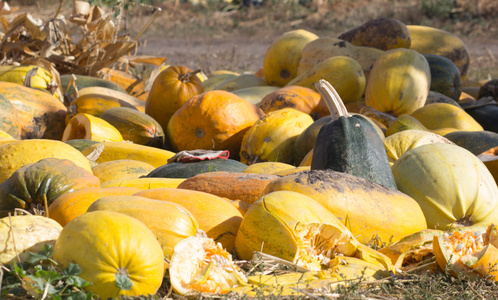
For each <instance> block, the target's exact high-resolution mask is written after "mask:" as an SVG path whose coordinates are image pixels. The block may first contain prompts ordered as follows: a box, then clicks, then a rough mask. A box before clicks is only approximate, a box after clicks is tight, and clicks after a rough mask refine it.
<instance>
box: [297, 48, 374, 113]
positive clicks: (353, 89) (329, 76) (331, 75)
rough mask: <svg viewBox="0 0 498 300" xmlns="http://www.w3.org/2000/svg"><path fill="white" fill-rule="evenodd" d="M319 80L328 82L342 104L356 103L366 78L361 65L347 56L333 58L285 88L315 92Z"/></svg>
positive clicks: (363, 88)
mask: <svg viewBox="0 0 498 300" xmlns="http://www.w3.org/2000/svg"><path fill="white" fill-rule="evenodd" d="M320 79H325V80H327V81H328V82H330V83H331V84H332V85H333V86H334V87H335V89H336V90H337V92H338V93H339V95H340V96H341V99H342V101H344V103H348V102H356V101H358V100H359V99H360V98H361V96H362V95H363V93H364V92H365V86H366V77H365V74H364V73H363V70H362V68H361V65H360V64H359V63H358V62H357V61H356V60H354V59H353V58H350V57H347V56H334V57H330V58H327V59H325V60H323V61H322V62H320V63H318V64H316V65H315V66H314V67H312V68H310V69H308V70H307V71H305V72H303V73H301V74H300V75H298V76H297V77H296V78H294V79H293V80H291V81H290V82H289V83H288V84H287V86H290V85H299V86H304V87H307V88H310V89H312V90H315V91H316V88H315V83H317V82H318V81H319V80H320Z"/></svg>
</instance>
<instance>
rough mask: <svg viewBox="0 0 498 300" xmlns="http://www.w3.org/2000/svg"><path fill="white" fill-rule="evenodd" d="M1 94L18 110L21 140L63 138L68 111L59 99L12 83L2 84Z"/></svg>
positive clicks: (0, 84)
mask: <svg viewBox="0 0 498 300" xmlns="http://www.w3.org/2000/svg"><path fill="white" fill-rule="evenodd" d="M0 94H2V95H3V96H4V97H5V98H6V99H7V100H9V101H10V103H11V104H12V105H13V106H14V107H15V109H16V115H17V120H18V121H19V125H20V126H21V139H41V138H43V139H53V140H60V139H61V138H62V133H63V131H64V127H65V124H64V118H65V117H66V112H67V109H66V107H65V106H64V104H63V103H62V102H61V101H60V100H59V99H57V98H55V97H54V96H52V95H51V94H50V93H46V92H43V91H40V90H36V89H32V88H28V87H25V86H22V85H19V84H16V83H11V82H0Z"/></svg>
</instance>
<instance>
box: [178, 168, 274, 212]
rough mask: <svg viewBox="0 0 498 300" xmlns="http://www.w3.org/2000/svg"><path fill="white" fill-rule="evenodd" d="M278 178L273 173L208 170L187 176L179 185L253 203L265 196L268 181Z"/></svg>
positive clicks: (180, 187) (182, 187)
mask: <svg viewBox="0 0 498 300" xmlns="http://www.w3.org/2000/svg"><path fill="white" fill-rule="evenodd" d="M277 178H280V177H279V176H276V175H271V174H254V173H242V172H208V173H201V174H198V175H195V176H193V177H190V178H187V179H186V180H185V181H183V182H182V183H180V184H179V185H178V188H179V189H186V190H194V191H200V192H206V193H209V194H213V195H216V196H220V197H224V198H228V199H232V200H242V201H244V202H246V203H248V204H252V203H254V202H256V200H258V199H259V198H260V197H261V196H263V191H264V189H265V187H266V186H267V185H268V183H270V182H272V181H273V180H275V179H277Z"/></svg>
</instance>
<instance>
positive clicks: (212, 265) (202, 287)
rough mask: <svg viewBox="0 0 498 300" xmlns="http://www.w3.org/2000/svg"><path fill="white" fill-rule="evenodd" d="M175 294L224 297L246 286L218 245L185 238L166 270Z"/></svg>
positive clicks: (226, 253)
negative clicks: (235, 289)
mask: <svg viewBox="0 0 498 300" xmlns="http://www.w3.org/2000/svg"><path fill="white" fill-rule="evenodd" d="M169 277H170V282H171V285H172V287H173V290H174V291H175V293H177V294H179V295H184V296H185V295H188V294H194V293H212V294H226V293H228V292H230V290H231V288H233V287H236V286H239V285H245V284H246V283H247V278H246V276H245V275H244V273H242V272H241V271H240V269H239V267H238V266H237V265H236V264H235V263H234V262H233V260H232V256H231V255H230V253H228V252H227V251H226V250H225V249H223V247H222V246H221V244H220V243H215V242H214V240H213V239H210V238H206V237H197V236H193V237H188V238H186V239H184V240H183V241H181V242H179V243H178V244H177V245H176V247H175V251H174V253H173V257H172V258H171V261H170V268H169Z"/></svg>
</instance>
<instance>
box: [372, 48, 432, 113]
mask: <svg viewBox="0 0 498 300" xmlns="http://www.w3.org/2000/svg"><path fill="white" fill-rule="evenodd" d="M430 84H431V73H430V68H429V63H428V62H427V59H425V57H424V56H423V55H421V54H420V53H418V52H416V51H414V50H410V49H404V48H398V49H393V50H389V51H386V52H385V53H384V54H383V55H382V56H380V57H379V58H378V59H377V60H376V61H375V64H374V66H373V68H372V71H371V72H370V76H369V79H368V82H367V86H366V90H365V104H366V105H368V106H371V107H373V108H375V109H376V110H378V111H381V112H385V113H390V114H393V115H395V116H400V115H402V114H410V113H412V112H414V111H415V110H416V109H418V108H420V107H422V106H424V104H425V101H426V99H427V94H428V93H429V89H430Z"/></svg>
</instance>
